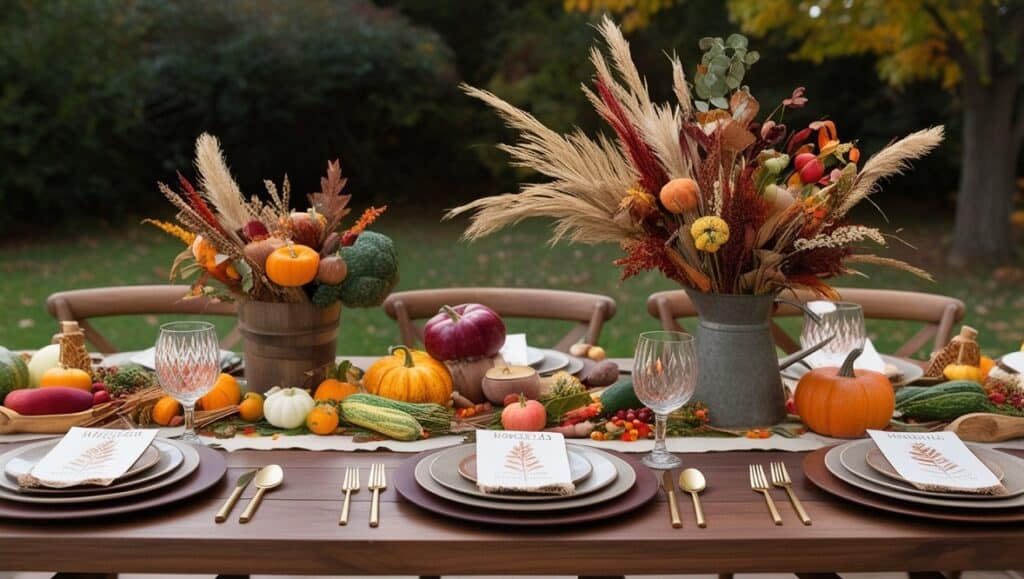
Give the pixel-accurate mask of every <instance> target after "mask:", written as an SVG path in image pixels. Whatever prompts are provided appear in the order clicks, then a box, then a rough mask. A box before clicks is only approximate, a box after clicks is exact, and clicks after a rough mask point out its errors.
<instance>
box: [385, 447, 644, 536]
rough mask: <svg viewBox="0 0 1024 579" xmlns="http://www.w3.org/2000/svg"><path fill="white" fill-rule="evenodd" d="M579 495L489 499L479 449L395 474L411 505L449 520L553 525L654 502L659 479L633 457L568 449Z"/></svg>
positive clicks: (457, 450) (430, 458)
mask: <svg viewBox="0 0 1024 579" xmlns="http://www.w3.org/2000/svg"><path fill="white" fill-rule="evenodd" d="M568 453H569V467H570V471H571V473H572V477H573V481H574V482H575V484H576V492H575V493H574V494H572V495H568V496H559V495H540V494H522V493H520V494H485V493H483V492H480V490H479V488H477V485H476V482H475V479H476V446H475V445H472V444H467V445H462V446H456V447H452V448H447V449H444V450H441V451H437V452H432V453H427V454H422V455H417V456H415V457H413V458H411V459H409V460H407V461H406V462H405V463H403V464H402V466H401V467H400V468H399V470H398V472H396V474H395V481H396V488H397V489H398V492H399V493H401V494H402V496H404V497H405V498H407V499H409V500H410V501H412V502H413V503H416V504H417V505H419V506H421V507H423V508H425V509H428V510H430V511H433V512H436V513H440V514H443V515H448V516H451V517H455V518H459V519H464V520H470V521H476V522H482V523H496V524H504V525H550V524H564V523H576V522H584V521H591V520H602V519H605V518H607V517H610V516H615V515H619V514H622V513H626V512H629V511H631V510H633V509H635V508H637V507H639V506H641V505H643V504H644V503H646V502H647V501H649V500H650V499H651V498H653V497H654V495H655V494H656V493H657V490H658V483H657V479H656V478H655V477H654V475H653V474H652V473H651V471H650V470H648V469H646V468H642V467H641V468H636V467H637V465H636V463H635V462H634V461H633V459H631V458H627V457H623V456H619V455H615V454H611V453H608V452H604V451H602V450H598V449H595V448H591V447H586V446H576V445H569V447H568Z"/></svg>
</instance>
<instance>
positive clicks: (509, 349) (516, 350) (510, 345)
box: [499, 334, 529, 366]
mask: <svg viewBox="0 0 1024 579" xmlns="http://www.w3.org/2000/svg"><path fill="white" fill-rule="evenodd" d="M499 353H500V354H501V357H502V358H504V359H505V363H506V364H508V365H509V366H529V363H528V362H529V356H528V355H527V353H526V334H508V335H506V336H505V345H504V346H502V347H501V350H500V352H499Z"/></svg>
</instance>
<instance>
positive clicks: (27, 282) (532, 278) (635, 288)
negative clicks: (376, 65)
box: [0, 212, 1024, 356]
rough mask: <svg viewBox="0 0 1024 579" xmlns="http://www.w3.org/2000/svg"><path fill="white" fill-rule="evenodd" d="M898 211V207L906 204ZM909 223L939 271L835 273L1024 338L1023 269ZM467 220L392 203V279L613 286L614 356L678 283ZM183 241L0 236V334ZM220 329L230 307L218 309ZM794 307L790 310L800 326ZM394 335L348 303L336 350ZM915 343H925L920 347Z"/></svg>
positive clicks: (367, 347)
mask: <svg viewBox="0 0 1024 579" xmlns="http://www.w3.org/2000/svg"><path fill="white" fill-rule="evenodd" d="M900 219H901V220H902V219H904V218H903V217H902V216H901V217H900ZM903 225H906V226H907V230H908V231H912V232H914V238H913V239H911V241H913V242H914V243H915V245H917V246H918V247H921V248H922V249H921V251H911V250H909V249H907V248H902V249H900V248H897V249H896V255H895V256H896V257H901V258H905V259H908V260H910V261H911V262H912V263H915V264H918V265H922V266H924V267H925V268H926V269H928V270H929V271H931V272H932V273H933V274H935V275H936V278H937V279H938V281H937V282H936V283H929V282H926V281H923V280H919V279H917V278H914V277H912V276H910V275H909V274H906V273H903V272H898V271H891V270H886V269H872V270H871V271H870V274H871V278H870V279H864V278H860V277H852V276H851V277H847V278H844V279H841V280H837V282H836V285H841V286H842V285H846V286H860V287H882V288H891V289H910V290H917V291H926V292H932V293H940V294H946V295H951V296H956V297H958V298H960V299H962V300H963V301H964V302H965V303H967V304H968V313H967V318H966V319H965V320H964V321H965V323H968V324H971V325H974V326H975V327H977V328H978V329H979V330H980V332H981V336H980V341H981V343H982V347H983V349H984V350H985V351H986V352H987V353H991V354H997V355H998V354H1002V353H1005V352H1008V351H1012V350H1017V349H1018V348H1020V345H1021V341H1022V340H1024V292H1022V291H1021V290H1020V288H1021V287H1022V284H1024V273H1022V272H1021V270H1020V269H1019V268H1003V269H1000V270H996V271H995V272H989V273H986V274H970V275H968V274H964V273H963V272H951V271H947V270H945V269H944V266H943V265H942V255H941V247H942V245H943V243H942V241H943V240H942V235H943V232H945V231H948V230H949V227H948V225H945V224H932V225H928V224H924V223H923V224H921V225H920V226H918V225H913V226H911V225H909V224H906V223H903ZM463 226H464V224H463V223H438V222H437V220H436V218H434V217H433V216H430V217H425V216H422V215H420V216H413V215H405V216H403V215H397V214H393V213H390V212H389V214H387V215H385V217H384V218H383V219H382V220H381V221H380V224H379V227H376V226H375V227H376V228H377V229H378V230H379V231H382V232H383V233H386V234H388V235H390V236H392V237H393V238H394V239H395V242H396V244H397V246H398V250H399V255H400V259H401V265H400V272H401V280H400V282H399V284H398V288H397V289H398V290H408V289H419V288H432V287H449V286H472V285H493V286H509V287H544V288H557V289H573V290H579V291H588V292H594V293H602V294H606V295H609V296H611V297H613V298H614V299H615V300H616V302H617V304H618V313H617V314H616V316H615V318H614V319H613V320H611V322H610V323H609V324H608V325H606V326H605V330H604V332H603V334H602V345H604V346H605V347H606V348H607V349H608V351H609V353H610V354H611V355H613V356H631V355H632V352H633V347H634V343H635V340H636V335H637V334H638V333H639V332H641V331H644V330H649V329H657V327H658V323H657V320H655V319H654V318H652V317H650V316H649V315H648V314H647V310H646V305H645V304H646V300H647V296H648V295H650V294H651V293H653V292H656V291H660V290H664V289H676V286H675V285H674V284H673V283H672V282H669V281H667V280H665V279H663V278H662V277H661V276H660V275H658V274H657V273H647V274H644V275H641V276H638V277H636V278H633V279H630V280H628V281H625V282H620V281H619V270H618V268H616V267H615V266H613V265H612V264H611V261H612V260H614V259H615V258H616V257H618V256H619V255H620V252H619V250H618V248H616V247H614V246H610V245H602V246H596V247H592V246H571V245H565V244H563V245H558V246H554V247H551V246H548V245H547V238H548V235H549V229H548V228H547V227H546V226H545V224H544V223H543V222H527V223H524V224H522V225H520V226H519V227H516V228H515V229H512V230H509V231H507V232H504V233H500V234H498V235H494V236H492V237H490V238H487V239H484V240H482V241H479V242H476V243H474V244H467V243H464V242H461V241H459V235H460V233H461V231H462V229H463ZM181 249H182V247H181V245H180V243H178V242H177V241H176V240H173V239H171V238H168V237H167V236H165V235H164V234H162V233H160V232H158V231H156V230H153V229H151V228H149V227H148V226H143V225H135V224H133V223H132V224H126V225H125V227H124V228H121V229H116V230H115V229H109V228H99V229H97V228H91V229H89V232H88V233H83V234H80V235H77V236H74V237H69V238H66V239H60V240H51V241H45V242H42V243H27V244H24V245H21V244H18V243H12V244H8V245H7V246H5V247H2V248H0V276H2V278H0V279H2V280H3V282H2V284H3V285H2V291H0V345H3V346H6V347H8V348H12V349H32V348H38V347H40V346H42V345H44V344H47V343H49V342H50V339H51V336H52V335H53V334H54V333H55V332H56V330H57V325H56V323H55V321H54V320H53V318H51V317H50V316H49V315H48V314H47V312H46V306H45V302H46V297H47V296H48V295H49V294H51V293H53V292H56V291H60V290H64V289H75V288H87V287H96V286H109V285H135V284H151V283H165V282H166V280H167V272H168V269H169V267H170V264H171V262H172V260H173V258H174V256H175V255H176V254H177V253H178V252H179V251H180V250H181ZM164 321H167V318H166V317H157V316H144V317H141V318H139V317H134V318H108V319H105V320H100V321H98V322H97V324H96V325H97V327H98V329H99V330H100V331H101V332H103V333H104V335H106V336H107V337H108V338H109V339H110V340H111V341H112V342H113V343H114V344H115V345H117V346H118V347H119V348H121V349H124V350H128V349H142V348H146V347H149V346H151V345H152V344H153V343H154V341H155V338H156V334H157V328H158V327H159V325H160V323H162V322H164ZM211 321H214V322H215V323H217V324H218V326H219V328H220V332H221V335H224V334H225V333H226V332H227V331H228V328H230V327H231V326H232V325H233V323H234V322H233V320H232V319H227V318H224V319H220V320H218V319H216V317H213V318H212V319H211ZM799 324H800V320H799V319H791V320H787V321H786V322H785V325H788V327H789V328H790V329H798V327H799ZM508 325H509V330H510V331H523V332H527V333H528V335H529V337H530V338H529V339H530V343H531V344H535V345H539V346H546V345H547V346H549V345H551V344H553V343H554V342H555V341H557V340H558V339H559V338H560V337H561V336H562V335H563V334H564V333H565V332H566V331H568V329H569V328H568V326H563V325H560V324H554V323H545V322H535V321H510V322H509V324H508ZM868 330H869V333H870V334H871V336H872V339H873V340H875V341H876V343H877V345H878V347H879V349H880V350H881V351H891V350H892V349H894V348H895V347H896V345H898V344H901V343H903V342H904V341H905V340H906V339H908V338H909V336H910V335H912V333H913V332H914V331H916V328H915V327H913V326H911V325H908V324H900V323H878V322H874V323H871V324H869V327H868ZM397 341H398V329H397V326H396V325H395V324H394V322H392V321H391V320H390V319H389V318H388V317H387V316H386V315H385V314H384V313H383V311H382V310H381V309H379V308H372V309H367V310H358V309H344V310H343V311H342V315H341V329H340V332H339V337H338V351H339V352H342V353H351V354H374V353H383V352H385V351H386V349H387V346H388V345H390V344H393V343H396V342H397ZM921 355H925V356H926V355H927V353H926V352H922V353H921Z"/></svg>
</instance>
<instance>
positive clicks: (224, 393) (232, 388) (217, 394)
mask: <svg viewBox="0 0 1024 579" xmlns="http://www.w3.org/2000/svg"><path fill="white" fill-rule="evenodd" d="M241 401H242V388H241V387H240V386H239V385H238V380H235V377H234V376H232V375H231V374H221V375H220V376H218V377H217V381H216V382H214V383H213V389H212V390H210V391H209V392H208V393H207V394H206V396H203V397H202V398H200V399H199V407H200V408H202V409H203V410H217V409H218V408H224V407H225V406H231V405H232V404H238V403H239V402H241Z"/></svg>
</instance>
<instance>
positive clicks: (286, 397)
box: [263, 388, 316, 428]
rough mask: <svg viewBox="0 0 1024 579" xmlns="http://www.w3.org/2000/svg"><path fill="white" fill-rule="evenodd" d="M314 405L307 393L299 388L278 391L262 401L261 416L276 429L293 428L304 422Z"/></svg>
mask: <svg viewBox="0 0 1024 579" xmlns="http://www.w3.org/2000/svg"><path fill="white" fill-rule="evenodd" d="M314 406H316V403H315V402H313V397H312V396H310V395H309V392H306V391H305V390H302V389H299V388H285V389H283V390H278V391H277V392H274V393H273V394H271V395H270V396H267V399H266V400H264V401H263V416H264V417H266V419H267V422H269V423H270V424H272V425H274V426H276V427H278V428H295V427H297V426H301V425H302V424H304V423H305V422H306V415H307V414H309V411H310V410H313V407H314Z"/></svg>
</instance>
